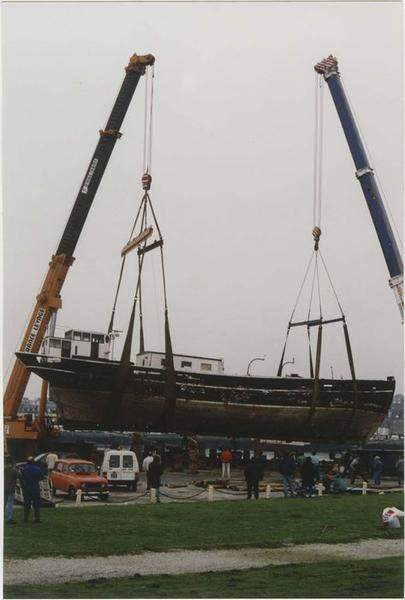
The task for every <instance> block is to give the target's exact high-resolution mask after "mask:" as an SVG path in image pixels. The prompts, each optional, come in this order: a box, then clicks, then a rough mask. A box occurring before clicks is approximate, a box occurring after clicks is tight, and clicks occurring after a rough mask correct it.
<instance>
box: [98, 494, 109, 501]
mask: <svg viewBox="0 0 405 600" xmlns="http://www.w3.org/2000/svg"><path fill="white" fill-rule="evenodd" d="M108 496H109V494H108V492H106V493H105V494H100V500H102V501H103V502H106V501H107V500H108Z"/></svg>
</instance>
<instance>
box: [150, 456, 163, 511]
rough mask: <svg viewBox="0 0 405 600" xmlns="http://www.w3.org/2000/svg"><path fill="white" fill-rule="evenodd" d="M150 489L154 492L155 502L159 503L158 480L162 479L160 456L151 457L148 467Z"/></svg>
mask: <svg viewBox="0 0 405 600" xmlns="http://www.w3.org/2000/svg"><path fill="white" fill-rule="evenodd" d="M148 473H149V483H150V487H151V488H153V489H154V490H156V502H160V479H161V477H162V473H163V468H162V463H161V462H160V456H158V455H157V454H156V455H155V456H154V457H153V462H152V463H151V464H150V465H149V467H148Z"/></svg>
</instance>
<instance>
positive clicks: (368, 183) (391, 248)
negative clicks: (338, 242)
mask: <svg viewBox="0 0 405 600" xmlns="http://www.w3.org/2000/svg"><path fill="white" fill-rule="evenodd" d="M325 80H326V83H327V84H328V87H329V90H330V93H331V96H332V99H333V102H334V104H335V107H336V110H337V113H338V117H339V120H340V122H341V125H342V128H343V132H344V134H345V137H346V140H347V143H348V145H349V148H350V152H351V155H352V158H353V162H354V164H355V166H356V169H357V171H356V176H357V178H358V180H359V182H360V185H361V187H362V190H363V194H364V198H365V200H366V202H367V206H368V208H369V211H370V215H371V218H372V220H373V224H374V227H375V230H376V232H377V236H378V239H379V242H380V245H381V249H382V251H383V254H384V258H385V262H386V264H387V267H388V271H389V273H390V276H391V277H396V276H398V275H401V274H402V273H403V262H402V257H401V253H400V251H399V248H398V245H397V243H396V240H395V236H394V233H393V231H392V228H391V224H390V221H389V218H388V215H387V212H386V210H385V206H384V203H383V200H382V196H381V193H380V190H379V187H378V185H377V181H376V179H375V175H374V171H373V169H372V168H371V167H370V165H369V160H368V157H367V153H366V150H365V148H364V145H363V142H362V139H361V136H360V132H359V130H358V127H357V124H356V121H355V118H354V115H353V113H352V110H351V107H350V104H349V101H348V99H347V97H346V94H345V91H344V88H343V84H342V81H341V78H340V74H339V72H338V71H334V72H331V73H329V74H327V75H326V76H325Z"/></svg>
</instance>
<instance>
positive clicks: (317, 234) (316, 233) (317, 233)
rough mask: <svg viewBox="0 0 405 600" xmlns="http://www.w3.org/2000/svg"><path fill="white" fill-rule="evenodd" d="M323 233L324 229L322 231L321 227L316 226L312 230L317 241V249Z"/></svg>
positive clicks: (315, 247)
mask: <svg viewBox="0 0 405 600" xmlns="http://www.w3.org/2000/svg"><path fill="white" fill-rule="evenodd" d="M321 233H322V231H321V229H320V228H319V227H314V228H313V230H312V236H313V238H314V241H315V245H314V250H315V251H317V250H318V247H319V240H320V237H321Z"/></svg>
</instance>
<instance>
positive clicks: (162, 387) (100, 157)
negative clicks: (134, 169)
mask: <svg viewBox="0 0 405 600" xmlns="http://www.w3.org/2000/svg"><path fill="white" fill-rule="evenodd" d="M153 64H154V58H153V57H152V56H151V55H147V56H145V57H138V56H136V55H134V56H133V57H132V58H131V60H130V63H129V65H128V67H127V73H126V76H125V79H124V83H123V84H122V87H121V90H120V92H119V95H118V98H117V100H116V103H115V105H114V108H113V111H112V114H111V116H110V119H109V121H108V122H107V125H106V128H105V129H104V130H102V131H100V136H101V137H100V141H99V143H98V145H97V148H96V151H95V153H94V155H93V157H92V159H91V161H90V166H89V168H88V170H87V172H86V175H85V178H84V180H83V183H82V186H81V188H80V191H79V194H78V196H77V199H76V202H75V205H74V207H73V210H72V213H71V216H70V219H69V221H68V223H67V226H66V229H65V231H64V233H63V235H62V238H61V242H60V244H59V246H58V249H57V251H56V253H55V255H54V256H53V257H52V261H51V263H50V269H49V273H48V275H47V277H46V279H45V282H44V284H43V286H42V289H41V293H40V294H39V295H38V297H37V305H36V307H35V309H34V312H33V314H32V317H31V320H30V324H29V326H28V328H27V331H26V334H25V337H24V340H23V343H22V345H21V348H20V350H19V352H17V353H16V354H17V362H16V364H15V366H14V369H13V372H12V375H11V377H10V381H9V384H8V386H7V388H6V393H5V421H6V434H7V436H8V439H9V440H10V441H11V442H13V441H14V442H15V441H18V440H27V439H28V440H32V441H38V440H40V439H41V438H43V437H44V436H46V435H47V428H46V422H45V405H46V397H47V391H48V384H49V394H50V398H51V399H52V400H53V401H54V402H55V403H56V406H57V412H58V415H59V418H60V420H61V421H62V423H63V424H64V425H65V426H66V427H71V428H83V429H89V428H103V429H111V430H117V429H125V430H127V431H128V430H135V431H162V432H176V433H182V434H190V433H193V434H200V435H226V436H233V437H261V438H267V439H280V440H287V441H289V440H296V441H314V440H318V441H350V442H359V441H364V440H365V439H366V438H367V436H368V435H369V434H370V433H372V432H373V431H375V429H376V428H377V426H378V424H379V423H380V422H381V420H382V419H383V418H384V416H385V414H386V412H387V410H388V408H389V406H390V404H391V401H392V397H393V393H394V388H395V381H394V379H393V378H392V377H388V378H387V380H361V379H357V377H356V374H355V369H354V361H353V356H352V351H351V346H350V340H349V334H348V330H347V325H346V319H345V315H344V314H343V311H342V310H341V313H340V316H338V317H336V318H331V319H324V318H323V317H322V314H320V316H319V317H318V318H312V319H311V318H310V317H309V316H308V319H307V320H304V321H294V319H293V315H294V311H293V313H292V315H291V318H290V321H289V324H288V329H287V338H288V335H289V333H290V331H291V330H293V329H294V328H296V327H299V326H303V327H304V328H306V330H307V332H308V338H309V336H310V331H313V330H314V329H316V331H317V341H316V348H315V352H314V358H313V356H312V351H311V344H310V345H309V365H310V373H309V377H308V378H303V377H298V376H295V377H294V376H290V377H283V376H282V369H283V365H284V355H285V347H284V350H283V353H282V357H281V360H280V366H279V369H278V372H277V376H275V377H252V376H248V375H246V376H234V375H232V376H231V375H226V374H224V372H223V362H222V360H221V359H215V358H207V357H198V356H189V355H179V354H174V353H173V350H172V343H171V336H170V328H169V318H168V307H167V298H166V286H165V273H164V260H163V237H162V235H161V231H160V228H159V224H158V222H157V219H156V214H155V211H154V208H153V206H152V203H151V199H150V196H149V190H150V186H151V180H152V179H151V176H150V173H149V171H148V169H146V171H145V175H144V177H143V179H142V183H143V189H144V195H143V198H142V202H141V205H140V208H139V211H138V213H137V216H136V219H135V223H134V226H133V228H132V231H131V236H130V239H129V242H128V243H127V244H126V245H125V246H124V248H123V250H122V258H123V263H122V267H121V273H120V278H119V282H120V281H121V277H122V273H123V268H124V264H125V260H126V256H127V254H128V253H129V252H131V251H132V250H134V249H137V254H138V267H139V269H138V280H137V285H136V290H135V294H134V301H133V306H132V312H131V315H130V318H129V326H128V329H127V332H126V338H125V343H124V347H123V351H122V355H121V359H120V360H112V357H111V353H110V348H111V343H112V341H113V338H114V326H113V325H114V314H115V305H116V302H115V304H114V307H113V311H112V316H111V320H110V324H109V327H108V331H107V332H106V333H97V332H91V331H75V330H72V331H70V332H66V334H65V336H64V337H63V338H58V337H56V336H55V334H54V331H55V330H54V321H53V320H52V319H51V317H52V316H53V315H55V314H56V312H57V310H58V309H59V308H60V306H61V299H60V291H61V287H62V285H63V282H64V279H65V277H66V274H67V271H68V269H69V267H70V265H71V264H72V262H73V260H74V259H73V252H74V249H75V246H76V243H77V241H78V238H79V235H80V233H81V231H82V228H83V226H84V223H85V220H86V217H87V214H88V211H89V209H90V206H91V204H92V201H93V199H94V197H95V194H96V191H97V189H98V185H99V183H100V181H101V178H102V175H103V173H104V170H105V167H106V166H107V163H108V160H109V157H110V155H111V152H112V150H113V148H114V145H115V142H116V140H117V139H119V137H120V136H121V133H120V131H119V129H120V126H121V124H122V121H123V119H124V116H125V113H126V111H127V108H128V106H129V103H130V101H131V98H132V96H133V94H134V91H135V88H136V86H137V83H138V81H139V78H140V76H141V75H142V74H144V73H145V71H146V69H147V68H148V69H153ZM315 70H316V71H317V72H318V73H319V74H320V75H321V76H322V77H324V78H325V80H326V81H327V83H328V85H329V87H330V90H331V93H332V96H333V99H334V102H335V105H336V108H337V111H338V114H339V117H340V119H341V121H342V124H343V127H344V131H345V134H346V137H347V140H348V142H349V146H350V150H351V152H352V154H353V158H354V161H355V164H356V168H357V171H356V176H357V177H358V179H359V181H360V183H361V185H362V189H363V192H364V195H365V198H366V201H367V204H368V207H369V210H370V213H371V216H372V219H373V223H374V226H375V228H376V231H377V234H378V238H379V241H380V244H381V247H382V250H383V253H384V256H385V258H386V261H387V265H388V268H389V271H390V276H391V280H390V285H391V286H392V287H393V288H394V290H395V292H396V295H397V299H398V304H399V305H400V307H401V306H403V298H402V273H403V267H402V260H401V256H400V253H399V251H398V248H397V245H396V241H395V238H394V235H393V233H392V230H391V227H390V225H389V221H388V218H387V215H386V213H385V208H384V204H383V202H382V200H381V195H380V193H379V190H378V186H377V183H376V182H375V179H374V177H373V170H372V169H371V167H370V166H369V164H368V160H367V156H366V153H365V151H364V147H363V145H362V143H361V139H360V136H359V134H358V130H357V126H356V123H355V120H354V118H353V115H352V113H351V111H350V107H349V105H348V102H347V100H346V98H345V94H344V91H343V88H342V87H341V85H340V75H339V72H338V69H337V60H336V59H335V58H333V57H329V58H328V59H325V60H324V61H322V62H321V63H319V64H318V65H316V66H315ZM152 82H153V79H152ZM152 95H153V94H152ZM148 216H149V218H150V219H152V224H151V223H148ZM153 231H156V232H157V237H156V239H155V240H154V241H153V242H150V237H151V235H152V233H153ZM320 234H321V230H320V228H319V227H317V226H316V227H315V228H314V231H313V236H314V240H315V246H314V257H315V258H314V264H315V268H318V262H319V263H320V260H322V262H323V258H322V256H321V254H320V251H319V240H320ZM153 250H157V251H159V252H160V253H161V265H162V279H163V290H164V305H165V352H164V353H159V352H150V351H146V350H145V346H144V334H143V323H142V297H141V290H142V286H141V275H142V268H143V263H144V258H145V255H146V254H147V253H148V252H150V251H153ZM318 256H320V257H321V259H320V260H319V261H318ZM118 289H119V286H118V288H117V295H118ZM116 299H117V296H116ZM338 305H339V308H340V309H341V307H340V303H339V302H338ZM137 310H139V319H140V329H139V338H140V339H139V352H138V354H137V357H136V361H135V362H132V361H131V348H132V338H133V334H134V323H135V315H136V311H137ZM402 310H403V308H402ZM308 315H309V313H308ZM337 322H341V324H342V326H343V335H344V340H345V344H346V350H347V356H348V363H349V367H350V373H351V378H350V379H348V380H336V379H322V378H321V377H320V364H321V351H322V330H323V327H324V326H325V325H328V324H331V323H337ZM48 325H49V326H48ZM47 327H48V332H47V335H46V336H45V333H46V328H47ZM286 342H287V340H286ZM30 372H33V373H35V374H37V375H39V376H40V377H41V378H42V379H43V380H44V384H43V389H42V394H41V405H40V411H39V415H38V418H37V420H36V421H35V422H34V423H33V424H30V423H27V421H26V420H25V419H24V418H23V417H18V416H17V413H18V407H19V405H20V403H21V400H22V395H23V393H24V390H25V387H26V385H27V382H28V377H29V373H30Z"/></svg>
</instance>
